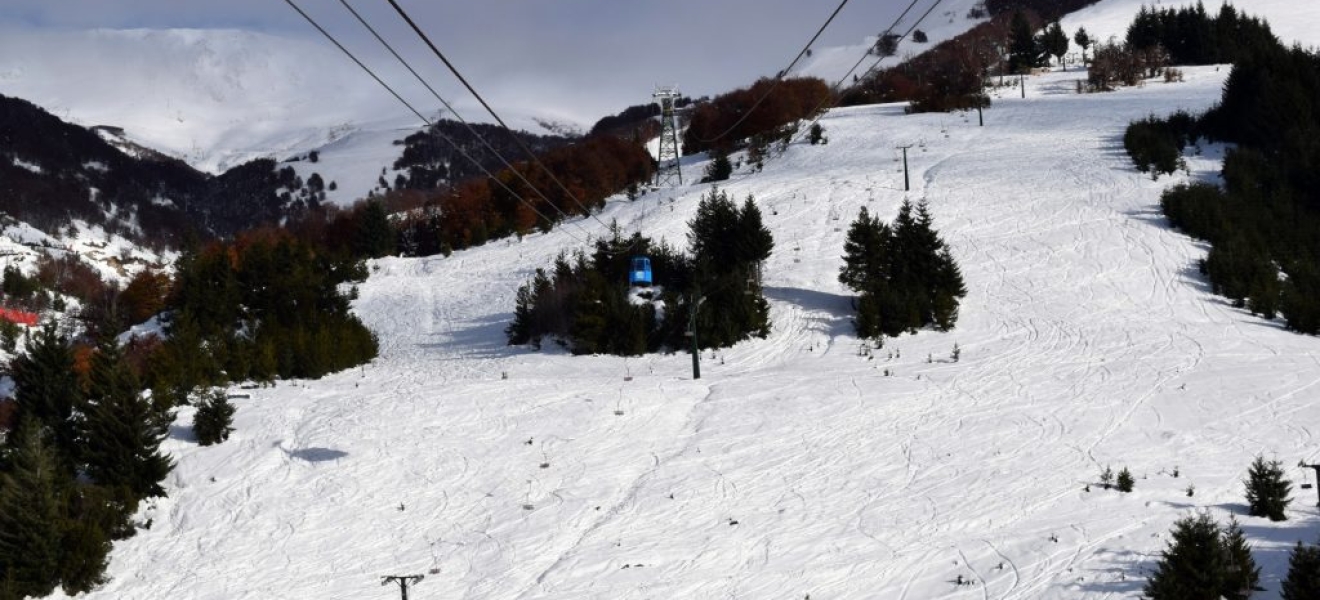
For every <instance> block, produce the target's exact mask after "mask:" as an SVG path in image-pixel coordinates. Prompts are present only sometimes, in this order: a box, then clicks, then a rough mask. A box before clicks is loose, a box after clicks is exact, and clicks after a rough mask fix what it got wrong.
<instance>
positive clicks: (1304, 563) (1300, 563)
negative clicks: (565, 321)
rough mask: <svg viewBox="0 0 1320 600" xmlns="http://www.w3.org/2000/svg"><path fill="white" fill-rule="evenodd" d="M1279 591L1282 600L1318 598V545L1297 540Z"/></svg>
mask: <svg viewBox="0 0 1320 600" xmlns="http://www.w3.org/2000/svg"><path fill="white" fill-rule="evenodd" d="M1280 592H1281V596H1282V597H1283V600H1320V546H1306V545H1303V544H1302V543H1301V542H1297V546H1296V547H1294V548H1293V550H1292V554H1291V555H1290V556H1289V557H1288V576H1287V577H1285V578H1284V580H1283V585H1282V586H1280Z"/></svg>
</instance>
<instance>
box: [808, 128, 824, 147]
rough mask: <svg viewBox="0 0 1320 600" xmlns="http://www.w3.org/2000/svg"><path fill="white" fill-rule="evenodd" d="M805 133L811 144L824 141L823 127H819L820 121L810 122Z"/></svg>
mask: <svg viewBox="0 0 1320 600" xmlns="http://www.w3.org/2000/svg"><path fill="white" fill-rule="evenodd" d="M807 135H808V137H807V141H809V142H811V145H812V146H815V145H817V144H820V143H823V142H824V141H825V128H824V127H821V126H820V123H812V124H811V129H809V130H808V132H807Z"/></svg>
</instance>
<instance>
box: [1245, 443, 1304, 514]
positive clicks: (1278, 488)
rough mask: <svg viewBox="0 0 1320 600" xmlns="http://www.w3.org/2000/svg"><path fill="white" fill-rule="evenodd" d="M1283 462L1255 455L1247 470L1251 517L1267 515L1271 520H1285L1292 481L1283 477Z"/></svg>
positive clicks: (1246, 483)
mask: <svg viewBox="0 0 1320 600" xmlns="http://www.w3.org/2000/svg"><path fill="white" fill-rule="evenodd" d="M1283 475H1284V473H1283V464H1282V463H1280V462H1279V461H1277V460H1271V461H1266V460H1265V457H1264V456H1257V457H1256V460H1255V461H1253V462H1252V463H1251V468H1250V469H1248V471H1247V480H1246V481H1244V482H1243V484H1244V485H1245V486H1246V488H1247V504H1248V505H1249V507H1250V514H1251V516H1253V517H1267V518H1269V520H1271V521H1285V520H1287V519H1288V515H1287V514H1285V511H1286V510H1287V508H1288V503H1289V502H1292V498H1290V497H1288V494H1289V492H1291V491H1292V483H1291V482H1289V481H1288V480H1286V479H1284V477H1283Z"/></svg>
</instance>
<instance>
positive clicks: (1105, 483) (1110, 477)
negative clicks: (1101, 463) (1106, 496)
mask: <svg viewBox="0 0 1320 600" xmlns="http://www.w3.org/2000/svg"><path fill="white" fill-rule="evenodd" d="M1113 485H1114V470H1113V469H1111V468H1109V466H1108V465H1106V466H1105V470H1103V471H1101V472H1100V487H1103V488H1105V489H1109V488H1111V487H1113Z"/></svg>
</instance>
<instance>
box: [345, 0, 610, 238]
mask: <svg viewBox="0 0 1320 600" xmlns="http://www.w3.org/2000/svg"><path fill="white" fill-rule="evenodd" d="M339 4H343V8H347V9H348V12H350V13H352V16H354V17H356V18H358V22H360V24H362V26H364V28H367V30H368V32H371V34H372V36H375V37H376V41H379V42H380V45H383V46H385V50H389V54H393V55H395V58H396V59H399V63H401V65H403V66H404V69H407V70H408V73H411V74H412V75H413V76H414V78H416V79H417V82H418V83H421V84H422V86H424V87H425V88H426V91H429V92H430V95H432V96H434V98H436V100H438V102H440V103H441V104H444V105H445V109H447V111H449V112H450V115H454V119H455V120H457V121H458V123H462V124H463V127H465V128H467V133H471V136H473V137H474V138H477V141H479V142H482V145H483V146H486V150H487V152H490V153H491V154H492V156H494V157H495V158H498V160H499V162H500V164H502V165H504V167H506V169H508V170H510V171H512V173H513V175H515V177H517V179H519V181H521V182H523V185H525V186H527V187H528V189H531V190H532V191H533V193H535V194H536V195H537V196H540V198H541V199H543V200H545V203H546V204H549V206H550V208H554V211H556V212H558V214H560V216H562V218H564V220H565V222H568V219H570V216H569V214H566V212H564V210H562V208H560V207H558V206H557V204H554V202H550V199H549V198H548V196H546V195H545V194H544V193H543V191H541V190H540V189H539V187H536V186H535V185H533V183H532V182H531V181H528V179H527V177H525V175H523V171H520V170H517V169H515V167H513V165H512V164H510V161H508V160H507V158H504V156H503V154H500V153H499V150H496V149H495V146H492V145H491V144H490V141H487V140H486V137H483V136H482V135H480V133H478V132H477V129H475V128H474V127H473V125H471V123H469V121H467V120H466V119H463V116H462V115H459V113H458V111H457V109H454V107H453V105H451V104H450V103H449V100H445V98H444V96H441V95H440V92H437V91H436V88H433V87H432V86H430V83H426V79H424V78H422V76H421V75H420V74H418V73H417V70H416V69H413V67H412V65H409V63H408V61H407V59H404V57H401V55H399V53H397V51H395V47H393V46H392V45H389V42H387V41H385V38H384V37H381V36H380V33H378V32H376V28H374V26H371V24H368V22H367V20H366V18H363V17H362V15H359V13H358V11H355V9H354V8H352V5H350V4H348V0H339ZM583 232H585V229H583Z"/></svg>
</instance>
